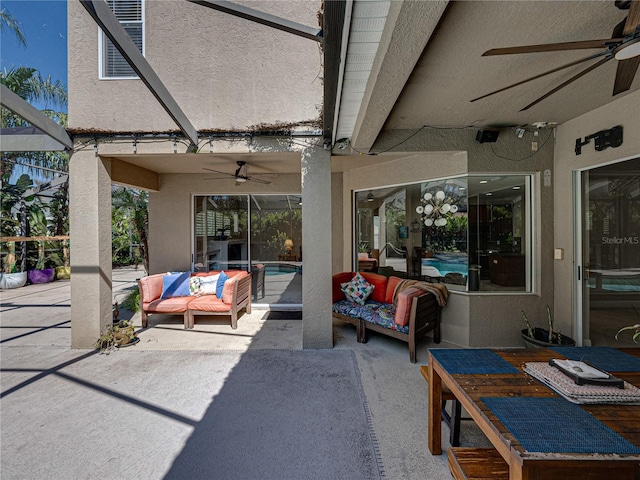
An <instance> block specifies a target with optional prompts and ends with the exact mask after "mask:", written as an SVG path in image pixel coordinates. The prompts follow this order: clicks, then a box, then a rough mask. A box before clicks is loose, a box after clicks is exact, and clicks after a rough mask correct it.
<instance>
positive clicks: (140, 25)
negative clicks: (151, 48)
mask: <svg viewBox="0 0 640 480" xmlns="http://www.w3.org/2000/svg"><path fill="white" fill-rule="evenodd" d="M107 4H108V5H109V8H111V11H112V12H113V13H114V14H115V16H116V18H117V19H118V20H120V24H121V25H122V27H123V28H124V29H125V30H126V32H127V33H128V34H129V36H130V37H131V40H133V43H135V44H136V46H137V47H138V49H139V50H140V52H141V53H142V54H143V55H144V4H143V0H107ZM99 38H100V42H99V43H100V44H99V51H100V57H101V58H100V78H101V79H105V78H117V79H120V78H138V76H137V75H136V72H135V71H134V70H133V69H132V68H131V67H130V66H129V64H128V63H127V61H126V60H125V59H124V57H123V56H122V55H121V54H120V52H119V51H118V50H117V49H116V47H115V46H114V45H113V43H112V42H111V40H109V38H107V36H106V35H105V34H104V32H103V31H102V30H101V31H100V37H99Z"/></svg>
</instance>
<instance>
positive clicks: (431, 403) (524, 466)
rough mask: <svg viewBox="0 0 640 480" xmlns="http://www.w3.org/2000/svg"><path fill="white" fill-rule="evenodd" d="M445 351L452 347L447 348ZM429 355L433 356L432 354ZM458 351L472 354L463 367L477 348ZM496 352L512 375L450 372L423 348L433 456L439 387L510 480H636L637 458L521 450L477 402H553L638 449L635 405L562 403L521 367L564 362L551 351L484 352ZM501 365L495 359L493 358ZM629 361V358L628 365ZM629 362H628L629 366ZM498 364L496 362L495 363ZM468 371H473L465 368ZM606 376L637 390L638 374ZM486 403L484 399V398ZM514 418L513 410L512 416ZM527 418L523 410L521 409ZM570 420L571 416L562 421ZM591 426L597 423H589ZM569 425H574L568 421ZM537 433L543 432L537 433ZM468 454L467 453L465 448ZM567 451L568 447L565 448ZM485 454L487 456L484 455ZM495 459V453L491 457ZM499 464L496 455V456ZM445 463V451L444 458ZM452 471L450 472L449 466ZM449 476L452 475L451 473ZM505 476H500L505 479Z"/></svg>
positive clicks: (639, 474)
mask: <svg viewBox="0 0 640 480" xmlns="http://www.w3.org/2000/svg"><path fill="white" fill-rule="evenodd" d="M448 350H449V351H450V352H451V351H453V350H452V349H448ZM481 350H485V353H486V352H487V350H486V349H481ZM619 350H620V351H622V352H624V353H627V354H630V355H632V356H634V357H636V358H640V349H638V348H633V349H619ZM434 351H435V355H434V353H433V352H434ZM459 351H466V352H474V353H468V354H466V356H465V358H468V359H469V361H468V363H472V360H473V355H474V354H475V353H476V352H479V350H476V351H474V350H472V349H461V350H459ZM489 352H490V353H491V354H497V355H498V356H499V357H501V359H503V360H505V361H506V363H507V364H509V368H511V367H515V369H517V371H515V370H514V371H513V372H511V373H450V372H448V371H447V369H446V368H444V367H443V365H442V364H441V363H440V361H438V356H439V355H440V357H441V361H442V359H445V362H443V363H446V357H445V356H444V354H445V353H446V352H444V351H442V352H440V353H439V352H438V351H437V349H430V350H429V359H428V362H429V363H428V366H423V367H421V368H422V369H426V371H425V372H424V373H425V378H427V379H428V381H429V396H428V446H429V451H430V452H431V454H433V455H440V454H442V445H441V419H440V415H441V408H442V388H443V385H444V386H446V387H447V388H448V389H449V390H450V391H451V392H452V393H453V394H454V395H455V397H456V398H457V399H458V400H459V401H460V402H461V404H462V406H463V407H464V408H465V410H466V411H467V412H468V413H469V415H470V416H471V418H472V419H473V420H474V421H475V423H476V424H477V425H478V426H479V428H480V429H481V430H482V431H483V432H484V434H485V435H486V436H487V438H488V439H489V441H490V442H491V443H492V445H493V446H494V447H495V450H497V453H498V454H499V456H500V457H502V458H503V459H504V461H505V462H506V467H507V468H508V478H509V479H511V480H516V479H518V480H520V479H524V480H532V479H536V480H538V479H539V480H553V479H562V480H570V479H575V480H577V479H580V480H583V479H615V480H623V479H634V480H638V479H640V454H635V453H627V454H621V455H617V454H611V453H607V454H601V453H560V452H553V451H552V452H535V451H527V450H526V449H525V448H524V447H523V446H522V445H521V443H520V442H519V440H518V438H516V437H515V436H514V435H513V434H512V433H511V432H510V431H509V430H508V429H507V428H506V427H505V426H504V424H503V423H501V421H500V420H498V418H497V417H496V415H495V414H494V412H493V410H491V409H490V408H488V407H487V405H486V404H485V403H484V402H483V401H482V400H481V398H483V397H511V398H513V397H522V398H556V399H561V400H562V401H563V402H566V403H567V404H569V405H571V406H575V407H578V408H580V409H582V410H583V411H585V412H587V413H588V414H589V415H591V416H592V417H593V418H594V419H597V420H598V421H600V422H602V423H603V424H605V425H606V426H608V427H609V428H610V429H611V430H613V431H614V432H616V433H617V434H619V435H620V436H621V437H622V439H621V441H622V442H625V443H626V442H627V441H628V442H630V444H631V445H630V447H631V448H632V449H634V448H636V447H640V406H635V405H593V404H592V405H574V404H572V403H570V402H568V401H567V400H564V399H562V397H560V396H558V395H557V394H556V393H555V392H554V391H553V390H551V389H550V388H548V387H546V386H545V385H543V384H542V383H541V382H539V381H537V380H536V379H534V378H533V377H531V376H530V375H528V374H526V373H524V372H523V371H522V368H523V366H524V364H525V363H527V362H547V361H548V360H549V358H565V357H564V356H563V355H561V354H559V353H558V352H557V351H554V350H546V349H517V350H516V349H513V350H489ZM465 361H466V360H465ZM498 361H499V362H501V360H500V359H498ZM633 362H635V360H634V361H633ZM633 362H632V363H633ZM501 363H502V362H501ZM634 369H635V367H634ZM470 370H473V367H471V369H470ZM609 371H610V373H612V374H614V375H615V376H617V377H619V378H622V379H624V380H626V381H627V382H629V383H631V384H632V385H635V386H638V387H640V371H637V370H634V371H630V372H616V371H615V370H613V369H609ZM487 401H488V400H487ZM518 414H519V412H518ZM522 415H523V416H524V415H527V411H522ZM567 422H571V418H567ZM594 423H597V422H594ZM574 424H575V422H574ZM548 429H549V430H553V429H559V430H558V431H562V429H563V425H558V424H550V425H548ZM541 430H544V428H543V429H541ZM468 450H471V449H468ZM569 450H571V449H569ZM487 456H490V455H487ZM496 456H497V455H496ZM498 460H499V457H498ZM449 461H450V465H451V452H450V455H449ZM452 472H453V468H452ZM454 475H455V473H454ZM505 478H506V476H505Z"/></svg>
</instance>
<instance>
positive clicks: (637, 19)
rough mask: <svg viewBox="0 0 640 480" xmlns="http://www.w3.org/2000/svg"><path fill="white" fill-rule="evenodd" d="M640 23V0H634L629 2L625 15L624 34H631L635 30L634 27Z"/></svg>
mask: <svg viewBox="0 0 640 480" xmlns="http://www.w3.org/2000/svg"><path fill="white" fill-rule="evenodd" d="M638 25H640V0H634V1H633V2H631V8H629V15H627V21H626V22H625V24H624V31H623V33H624V34H625V35H631V34H632V33H633V32H635V31H636V28H637V27H638Z"/></svg>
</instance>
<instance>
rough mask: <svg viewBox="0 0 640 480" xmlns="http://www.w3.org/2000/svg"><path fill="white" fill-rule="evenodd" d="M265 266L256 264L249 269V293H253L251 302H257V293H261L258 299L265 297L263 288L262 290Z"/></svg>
mask: <svg viewBox="0 0 640 480" xmlns="http://www.w3.org/2000/svg"><path fill="white" fill-rule="evenodd" d="M265 270H266V269H265V266H264V265H263V264H262V263H258V264H256V265H253V266H252V267H251V283H252V285H251V291H252V292H253V301H254V302H257V301H258V293H260V292H261V293H262V296H261V297H260V298H264V296H265V293H264V291H265V288H264V274H265Z"/></svg>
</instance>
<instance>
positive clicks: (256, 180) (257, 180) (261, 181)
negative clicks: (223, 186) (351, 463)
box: [247, 177, 271, 185]
mask: <svg viewBox="0 0 640 480" xmlns="http://www.w3.org/2000/svg"><path fill="white" fill-rule="evenodd" d="M247 180H249V181H251V182H256V183H264V184H265V185H268V184H270V183H271V182H270V181H268V180H262V179H261V178H256V177H247Z"/></svg>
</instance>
